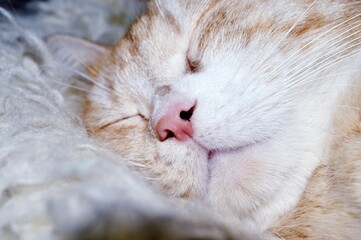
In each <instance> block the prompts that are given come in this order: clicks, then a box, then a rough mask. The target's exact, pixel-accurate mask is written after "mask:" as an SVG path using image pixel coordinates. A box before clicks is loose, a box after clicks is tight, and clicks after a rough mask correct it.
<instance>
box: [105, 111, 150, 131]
mask: <svg viewBox="0 0 361 240" xmlns="http://www.w3.org/2000/svg"><path fill="white" fill-rule="evenodd" d="M134 117H141V118H142V119H144V120H145V121H148V119H147V118H146V117H145V116H144V115H142V114H139V113H138V114H134V115H131V116H127V117H122V118H119V119H116V120H114V121H112V122H110V123H107V124H104V125H103V126H101V127H99V128H98V130H102V129H104V128H107V127H109V126H111V125H113V124H116V123H119V122H122V121H125V120H128V119H131V118H134Z"/></svg>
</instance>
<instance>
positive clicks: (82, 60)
mask: <svg viewBox="0 0 361 240" xmlns="http://www.w3.org/2000/svg"><path fill="white" fill-rule="evenodd" d="M45 42H46V44H47V45H48V48H49V50H50V51H51V53H52V54H53V56H54V58H55V60H56V61H57V62H59V63H61V64H64V65H66V66H67V67H71V68H75V69H77V68H81V67H84V66H86V65H87V64H89V63H92V62H95V61H96V60H97V59H101V58H104V57H105V56H107V55H108V54H109V52H110V49H109V48H108V47H106V46H103V45H100V44H97V43H94V42H91V41H88V40H85V39H82V38H78V37H74V36H70V35H65V34H54V35H50V36H48V37H47V38H45Z"/></svg>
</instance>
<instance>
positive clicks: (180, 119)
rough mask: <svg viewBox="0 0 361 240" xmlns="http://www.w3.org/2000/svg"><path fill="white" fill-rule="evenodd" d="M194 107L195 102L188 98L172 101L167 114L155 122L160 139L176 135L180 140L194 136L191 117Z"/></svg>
mask: <svg viewBox="0 0 361 240" xmlns="http://www.w3.org/2000/svg"><path fill="white" fill-rule="evenodd" d="M194 108H195V104H194V102H192V101H190V100H188V99H182V100H178V101H176V102H174V103H172V104H171V105H170V106H169V108H168V110H167V112H166V114H165V115H164V116H163V117H161V118H160V119H159V121H158V122H157V123H156V124H155V130H156V131H157V133H158V138H159V140H161V141H164V140H166V139H168V138H172V137H175V138H176V139H178V140H179V141H185V140H187V139H189V138H190V137H192V135H193V128H192V123H191V121H190V119H191V117H192V115H193V111H194Z"/></svg>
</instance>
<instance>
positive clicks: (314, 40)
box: [273, 14, 361, 72]
mask: <svg viewBox="0 0 361 240" xmlns="http://www.w3.org/2000/svg"><path fill="white" fill-rule="evenodd" d="M359 16H361V14H357V15H356V16H353V17H352V18H349V19H347V20H345V21H343V22H341V23H339V24H336V25H335V26H333V27H332V28H330V29H328V30H327V31H325V32H324V33H322V34H320V35H319V36H317V37H316V38H314V39H313V40H312V41H310V42H308V43H307V44H306V45H304V46H303V47H302V48H300V49H298V50H297V51H296V52H294V53H293V54H291V55H290V56H289V57H287V58H286V59H285V60H284V61H283V62H282V63H281V64H279V65H278V66H277V67H276V68H275V69H274V70H273V72H277V70H279V69H280V67H282V66H284V64H285V63H286V62H288V61H290V60H291V59H292V58H294V57H295V56H296V55H297V54H299V53H300V52H301V51H302V50H304V49H305V48H307V47H308V46H310V45H311V44H312V43H314V42H316V40H319V39H320V38H322V37H323V36H325V35H326V34H328V33H330V32H331V31H333V30H335V29H336V28H338V27H340V26H342V25H344V24H346V23H347V22H349V21H352V20H353V19H355V18H357V17H359ZM358 26H360V24H357V25H356V26H354V27H352V28H351V29H349V26H346V27H347V30H346V31H344V32H342V33H341V34H339V35H338V36H336V37H335V38H337V37H339V36H342V35H343V34H345V33H347V32H348V31H350V30H353V29H354V28H356V27H358ZM346 27H345V28H346ZM332 40H333V39H331V40H329V41H327V42H326V43H324V45H326V44H327V43H329V42H330V41H332ZM321 47H323V45H321V46H319V47H318V49H320V48H321ZM321 49H322V48H321Z"/></svg>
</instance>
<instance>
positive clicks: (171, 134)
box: [164, 130, 175, 140]
mask: <svg viewBox="0 0 361 240" xmlns="http://www.w3.org/2000/svg"><path fill="white" fill-rule="evenodd" d="M174 137H175V135H174V133H173V132H172V131H171V130H167V136H166V137H165V139H164V140H167V139H168V138H174Z"/></svg>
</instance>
